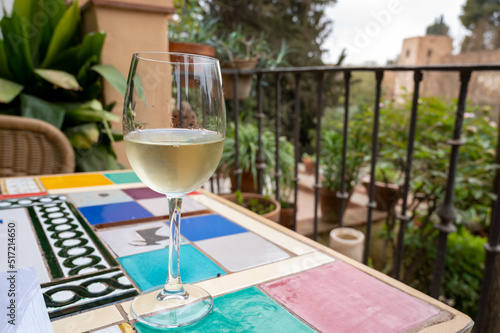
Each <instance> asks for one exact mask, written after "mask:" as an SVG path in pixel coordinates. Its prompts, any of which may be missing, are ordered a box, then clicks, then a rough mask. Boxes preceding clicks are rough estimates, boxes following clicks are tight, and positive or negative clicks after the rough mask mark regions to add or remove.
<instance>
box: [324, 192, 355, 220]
mask: <svg viewBox="0 0 500 333" xmlns="http://www.w3.org/2000/svg"><path fill="white" fill-rule="evenodd" d="M351 194H352V193H349V198H348V199H347V200H346V202H345V206H344V214H345V211H346V210H347V205H348V203H349V199H350V198H351ZM340 200H341V199H339V198H337V191H330V190H327V189H324V188H320V189H319V204H320V208H321V220H322V221H324V222H327V223H331V224H337V223H339V217H340Z"/></svg>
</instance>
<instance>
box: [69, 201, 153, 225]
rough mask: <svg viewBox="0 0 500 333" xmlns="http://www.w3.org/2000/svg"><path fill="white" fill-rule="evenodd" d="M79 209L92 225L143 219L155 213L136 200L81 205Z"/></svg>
mask: <svg viewBox="0 0 500 333" xmlns="http://www.w3.org/2000/svg"><path fill="white" fill-rule="evenodd" d="M79 210H80V212H81V213H82V214H83V215H84V216H85V218H86V219H87V221H89V223H90V224H92V225H96V224H103V223H112V222H121V221H129V220H136V219H143V218H147V217H152V216H153V214H151V213H150V212H148V211H147V210H146V209H144V208H143V207H142V206H141V205H139V204H138V203H137V202H135V201H132V202H122V203H114V204H109V205H100V206H89V207H80V208H79Z"/></svg>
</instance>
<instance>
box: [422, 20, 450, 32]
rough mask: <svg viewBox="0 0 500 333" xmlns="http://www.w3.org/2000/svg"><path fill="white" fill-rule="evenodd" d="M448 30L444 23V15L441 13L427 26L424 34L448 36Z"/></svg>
mask: <svg viewBox="0 0 500 333" xmlns="http://www.w3.org/2000/svg"><path fill="white" fill-rule="evenodd" d="M449 31H450V27H448V25H447V24H446V23H444V17H443V15H441V17H440V18H437V19H436V20H435V21H434V23H433V24H431V25H430V26H428V27H427V31H426V35H442V36H448V32H449Z"/></svg>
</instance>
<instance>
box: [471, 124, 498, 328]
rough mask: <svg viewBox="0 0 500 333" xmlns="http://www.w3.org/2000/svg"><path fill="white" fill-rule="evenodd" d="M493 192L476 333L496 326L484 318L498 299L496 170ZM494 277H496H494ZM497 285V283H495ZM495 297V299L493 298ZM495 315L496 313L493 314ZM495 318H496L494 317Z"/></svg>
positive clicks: (491, 311)
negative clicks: (494, 286)
mask: <svg viewBox="0 0 500 333" xmlns="http://www.w3.org/2000/svg"><path fill="white" fill-rule="evenodd" d="M496 164H497V165H500V131H499V132H498V137H497V151H496ZM493 187H494V192H495V193H496V195H497V200H494V201H493V204H492V214H491V220H490V229H489V235H488V242H487V243H486V244H484V249H485V250H486V259H485V265H484V276H483V284H482V287H481V295H480V297H479V305H478V311H477V318H476V325H475V331H476V332H483V331H485V330H488V329H491V328H493V326H498V320H495V321H494V322H489V321H488V320H487V319H486V318H491V317H492V316H491V315H490V316H487V314H490V313H495V312H493V309H489V311H487V309H488V305H489V304H490V299H492V300H495V299H498V296H499V295H498V290H495V289H493V290H492V285H493V283H494V281H495V280H498V278H499V275H498V274H499V267H498V263H497V261H498V254H499V253H500V245H499V241H500V200H499V198H500V171H499V170H498V169H497V172H496V177H495V184H494V186H493ZM495 275H496V276H495ZM496 283H498V282H496ZM495 297H496V298H495ZM495 314H496V313H495ZM495 317H497V316H495Z"/></svg>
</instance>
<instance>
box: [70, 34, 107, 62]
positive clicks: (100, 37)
mask: <svg viewBox="0 0 500 333" xmlns="http://www.w3.org/2000/svg"><path fill="white" fill-rule="evenodd" d="M105 38H106V33H104V32H93V33H89V34H87V35H85V37H84V38H83V42H82V45H81V47H80V49H79V50H78V54H77V58H76V61H77V64H78V68H80V67H82V66H83V65H84V64H85V63H86V62H87V61H88V59H90V58H92V57H94V56H96V57H97V58H96V63H99V61H100V60H101V52H102V46H103V45H104V39H105Z"/></svg>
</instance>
